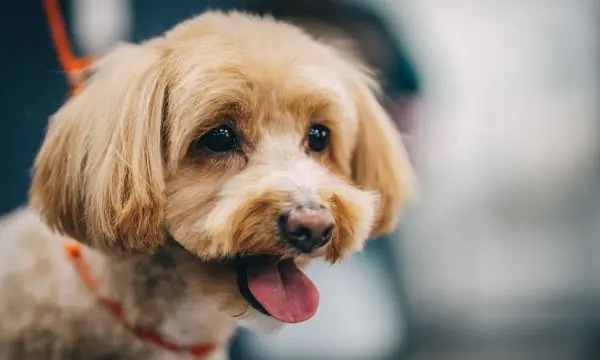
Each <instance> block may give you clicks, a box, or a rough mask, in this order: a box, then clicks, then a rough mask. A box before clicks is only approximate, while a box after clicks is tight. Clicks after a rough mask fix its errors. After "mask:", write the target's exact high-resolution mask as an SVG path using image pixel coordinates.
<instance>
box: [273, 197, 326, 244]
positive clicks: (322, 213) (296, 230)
mask: <svg viewBox="0 0 600 360" xmlns="http://www.w3.org/2000/svg"><path fill="white" fill-rule="evenodd" d="M334 224H335V223H334V220H333V215H331V212H330V211H329V210H327V209H325V208H321V209H316V210H314V209H309V208H304V207H302V208H297V209H294V210H291V211H290V212H288V213H286V214H283V215H282V216H281V217H280V218H279V229H280V231H281V235H282V236H283V239H284V240H285V241H287V242H288V243H289V244H290V245H292V246H293V247H294V248H296V249H297V250H298V251H300V252H303V253H310V252H311V251H313V250H315V249H318V248H320V247H321V246H323V245H325V244H327V242H328V241H329V239H331V233H332V232H333V227H334Z"/></svg>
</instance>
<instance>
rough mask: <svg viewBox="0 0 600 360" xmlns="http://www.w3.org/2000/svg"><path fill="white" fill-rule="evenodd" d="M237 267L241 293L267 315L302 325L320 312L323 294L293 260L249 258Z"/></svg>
mask: <svg viewBox="0 0 600 360" xmlns="http://www.w3.org/2000/svg"><path fill="white" fill-rule="evenodd" d="M235 267H236V271H237V283H238V287H239V289H240V293H241V294H242V296H243V297H244V298H245V299H246V301H248V303H250V305H252V306H253V307H254V308H255V309H256V310H258V311H260V312H262V313H263V314H266V315H269V316H272V317H273V318H275V319H277V320H279V321H281V322H285V323H299V322H303V321H306V320H308V319H310V318H311V317H313V316H314V315H315V313H316V312H317V308H318V306H319V292H318V290H317V288H316V286H315V285H314V284H313V282H312V281H311V280H310V279H309V278H308V277H307V276H306V275H304V273H303V272H302V271H301V270H300V269H299V268H298V267H297V266H296V264H295V263H294V260H293V259H280V258H277V257H274V256H269V255H256V256H248V257H244V258H240V259H239V260H237V261H236V266H235Z"/></svg>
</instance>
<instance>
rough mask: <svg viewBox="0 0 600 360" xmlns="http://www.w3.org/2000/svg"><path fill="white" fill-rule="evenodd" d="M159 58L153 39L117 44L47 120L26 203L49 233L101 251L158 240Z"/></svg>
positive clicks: (163, 78) (161, 202) (162, 83)
mask: <svg viewBox="0 0 600 360" xmlns="http://www.w3.org/2000/svg"><path fill="white" fill-rule="evenodd" d="M162 59H163V55H162V49H161V48H160V46H159V43H158V40H155V41H154V42H153V43H146V44H142V45H138V46H136V45H122V46H120V47H118V48H117V49H115V50H114V51H113V52H111V53H110V54H109V55H107V56H106V57H105V58H103V59H101V60H100V61H99V63H98V64H97V69H96V72H95V74H94V75H93V76H92V78H91V79H90V81H89V83H88V85H87V87H86V88H85V89H84V90H83V91H82V92H81V93H79V94H78V95H76V96H75V97H73V98H71V99H70V100H68V101H67V103H66V104H65V105H64V106H63V107H62V108H61V109H59V111H58V112H57V113H56V114H54V115H53V116H52V118H51V120H50V125H49V128H48V132H47V135H46V138H45V140H44V142H43V145H42V148H41V150H40V152H39V154H38V156H37V158H36V160H35V165H34V169H33V180H32V185H31V189H30V199H31V204H32V205H33V206H34V207H35V208H37V209H38V210H39V211H40V213H41V214H42V216H43V218H44V219H45V221H46V222H47V223H48V224H49V225H50V226H51V227H53V228H54V229H55V230H57V231H59V232H60V233H62V234H65V235H67V236H70V237H72V238H74V239H77V240H80V241H82V242H85V243H87V244H90V245H92V246H95V247H99V248H105V249H107V248H122V249H125V250H137V249H143V248H146V247H148V246H152V245H154V244H156V243H157V242H159V241H160V240H161V239H162V231H163V226H162V225H163V224H162V222H163V213H164V207H165V197H164V187H165V184H164V164H163V156H162V151H161V150H162V147H161V138H162V136H161V131H162V127H163V125H162V121H163V117H165V114H164V112H165V111H166V110H165V107H166V104H165V101H166V96H167V86H168V77H167V74H166V69H165V66H164V65H163V62H164V61H163V60H162Z"/></svg>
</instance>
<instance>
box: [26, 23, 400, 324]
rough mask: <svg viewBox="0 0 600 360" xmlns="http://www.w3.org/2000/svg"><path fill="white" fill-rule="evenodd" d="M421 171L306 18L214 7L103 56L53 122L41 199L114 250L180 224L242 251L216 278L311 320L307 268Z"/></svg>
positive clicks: (352, 69)
mask: <svg viewBox="0 0 600 360" xmlns="http://www.w3.org/2000/svg"><path fill="white" fill-rule="evenodd" d="M409 181H410V168H409V166H408V163H407V160H406V157H405V154H404V150H403V148H402V144H401V142H400V139H399V136H397V134H396V130H395V129H394V127H393V125H392V123H391V122H390V120H389V119H388V117H387V115H386V113H385V111H384V110H383V109H382V107H381V106H380V105H379V103H378V101H377V98H376V95H375V86H374V84H373V82H372V81H371V79H370V77H369V75H368V74H367V72H366V71H365V70H364V69H363V68H361V67H360V66H359V65H358V64H355V63H354V62H352V61H351V60H350V59H348V58H345V57H344V56H342V55H341V54H339V53H338V52H336V51H335V50H333V49H332V48H330V47H328V46H326V45H324V44H321V43H319V42H317V41H315V40H313V39H311V38H310V37H309V36H307V35H305V34H304V33H303V32H302V31H300V30H299V29H297V28H295V27H292V26H290V25H287V24H284V23H280V22H276V21H275V20H272V19H265V18H258V17H252V16H248V15H243V14H239V13H231V14H228V15H225V14H221V13H208V14H205V15H202V16H200V17H198V18H195V19H192V20H189V21H187V22H184V23H182V24H180V25H179V26H177V27H176V28H174V29H173V30H172V31H170V32H168V33H167V34H166V35H165V36H163V37H160V38H156V39H153V40H151V41H148V42H146V43H143V44H140V45H124V46H121V47H119V48H117V49H116V50H114V51H113V52H111V53H110V54H108V55H107V56H106V57H105V58H103V59H101V60H100V61H99V63H98V64H97V67H96V70H95V73H94V75H93V76H92V77H91V79H90V81H89V84H88V86H87V88H86V89H85V90H84V91H83V92H81V93H80V94H78V95H77V96H75V97H74V98H72V99H70V100H69V101H68V102H67V103H66V104H65V105H64V106H63V107H62V108H61V109H60V110H59V111H58V112H57V113H56V114H55V115H54V116H53V118H52V120H51V123H50V127H49V130H48V134H47V136H46V139H45V141H44V144H43V146H42V149H41V151H40V153H39V155H38V157H37V159H36V162H35V168H34V177H33V184H32V188H31V201H32V204H33V205H34V206H35V207H37V208H38V209H39V210H40V212H41V213H42V215H43V216H44V218H45V220H46V221H47V222H48V223H49V224H50V225H51V226H52V227H53V228H55V229H57V230H58V231H60V232H62V233H64V234H66V235H68V236H70V237H73V238H75V239H78V240H80V241H82V242H85V243H87V244H89V245H91V246H94V247H96V248H100V249H103V250H104V251H116V250H120V251H122V250H127V251H151V249H152V248H155V247H157V246H160V245H161V244H162V243H163V241H164V239H165V238H166V237H167V234H170V236H172V238H174V239H175V240H176V241H177V242H178V243H179V244H180V245H181V246H183V247H184V248H185V249H186V250H187V251H189V252H190V253H193V254H194V255H196V256H197V257H198V258H199V259H200V261H204V262H206V263H211V262H214V263H227V262H228V261H230V262H231V264H232V265H231V267H230V268H231V269H230V270H226V269H227V268H228V267H223V270H222V276H220V277H219V276H217V277H216V278H215V280H214V281H217V282H219V281H220V282H228V283H233V285H235V283H236V281H237V283H238V284H239V287H240V290H241V293H242V295H244V296H243V297H244V298H245V299H246V301H247V302H249V303H250V304H252V305H253V306H254V307H255V308H257V309H259V310H261V311H263V312H265V313H268V314H270V315H272V316H273V317H275V318H277V319H279V320H281V321H284V322H298V321H303V320H306V319H308V318H309V317H311V316H312V315H313V314H314V312H315V310H316V306H317V302H318V296H317V293H316V290H315V289H314V285H312V283H311V282H310V281H309V280H308V279H307V278H306V277H305V276H304V275H302V273H301V272H300V270H298V268H297V266H298V265H301V264H304V263H305V262H306V261H308V260H310V259H312V258H315V257H323V258H324V259H326V260H328V261H330V262H332V263H333V262H336V261H338V260H340V259H343V258H344V257H346V256H347V255H348V254H350V253H352V252H353V251H356V250H359V249H361V247H362V246H363V242H364V241H365V240H366V239H367V238H368V237H370V236H374V235H378V234H382V233H384V232H387V231H389V230H391V229H392V228H393V227H394V221H395V219H396V217H397V215H398V213H399V211H400V208H401V204H402V202H403V200H404V198H405V194H406V191H407V186H408V185H409ZM234 269H237V277H236V276H233V277H232V275H231V274H232V273H233V274H236V272H235V271H234ZM239 295H240V294H239V293H237V297H238V298H239V301H240V302H241V301H244V300H243V299H242V297H241V296H239Z"/></svg>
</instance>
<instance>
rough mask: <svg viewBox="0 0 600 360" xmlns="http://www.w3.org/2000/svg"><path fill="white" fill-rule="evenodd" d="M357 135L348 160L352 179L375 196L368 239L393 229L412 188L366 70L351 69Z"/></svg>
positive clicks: (397, 136) (404, 158) (400, 149)
mask: <svg viewBox="0 0 600 360" xmlns="http://www.w3.org/2000/svg"><path fill="white" fill-rule="evenodd" d="M353 70H354V71H353V73H354V75H355V77H354V79H353V80H354V81H353V83H354V88H355V89H356V103H357V110H358V112H357V115H358V124H359V126H358V133H357V140H356V146H355V150H354V154H353V159H352V171H353V179H354V181H355V183H356V184H357V185H358V186H359V187H361V188H363V189H365V190H371V191H374V192H376V193H377V194H379V209H378V215H377V218H376V220H375V222H374V224H373V229H372V231H371V236H378V235H382V234H385V233H388V232H390V231H392V230H394V227H395V226H396V222H397V219H398V217H399V214H400V211H401V209H402V205H403V203H404V202H405V200H406V197H407V194H408V192H409V191H411V189H412V188H413V187H414V185H415V184H414V177H413V171H412V167H411V165H410V162H409V160H408V156H407V153H406V150H405V148H404V145H403V143H402V140H401V137H400V132H399V130H398V129H396V127H395V126H394V124H393V123H392V121H391V119H390V117H389V116H388V114H387V112H386V111H385V109H384V108H383V107H382V105H381V104H380V102H379V100H378V98H377V94H378V92H379V90H378V86H377V83H376V82H375V81H374V80H372V78H371V76H370V75H369V74H368V71H366V70H363V69H362V68H361V67H359V66H353Z"/></svg>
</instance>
